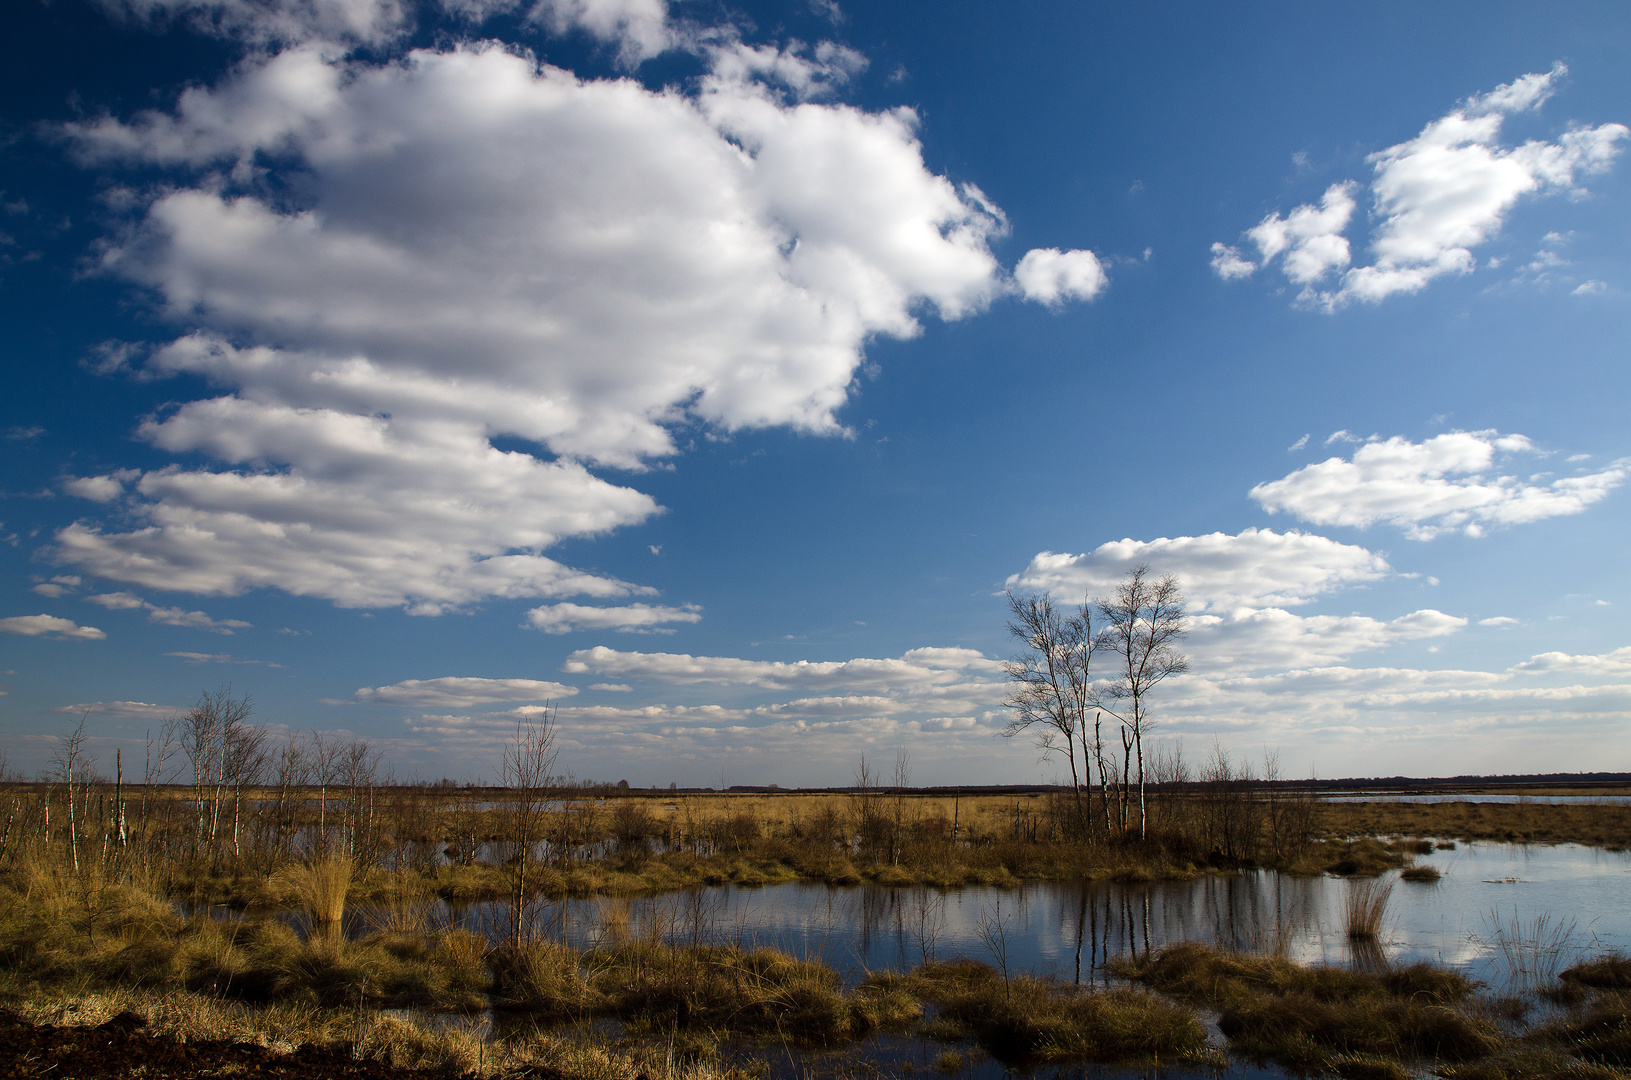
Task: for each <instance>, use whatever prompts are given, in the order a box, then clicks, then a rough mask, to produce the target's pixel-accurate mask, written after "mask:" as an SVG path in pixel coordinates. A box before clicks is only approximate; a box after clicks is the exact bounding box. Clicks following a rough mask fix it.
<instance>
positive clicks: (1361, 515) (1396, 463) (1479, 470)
mask: <svg viewBox="0 0 1631 1080" xmlns="http://www.w3.org/2000/svg"><path fill="white" fill-rule="evenodd" d="M1532 453H1534V446H1533V444H1532V443H1531V442H1530V441H1529V440H1528V439H1527V438H1525V437H1524V436H1522V435H1504V436H1503V435H1500V434H1499V433H1497V432H1495V431H1456V432H1450V433H1447V434H1444V435H1435V436H1434V437H1432V438H1430V439H1424V440H1423V441H1422V442H1419V443H1413V442H1411V441H1410V440H1409V439H1406V438H1404V437H1403V436H1397V435H1396V436H1394V437H1392V438H1389V439H1381V438H1377V437H1374V436H1373V437H1372V438H1371V439H1369V440H1368V441H1366V442H1365V443H1364V444H1363V445H1361V446H1360V447H1359V448H1358V449H1356V450H1355V451H1354V453H1353V457H1352V459H1351V460H1344V459H1343V458H1340V457H1332V458H1327V459H1326V460H1325V461H1321V462H1316V463H1315V464H1312V465H1305V466H1304V467H1302V468H1300V469H1298V470H1297V471H1295V472H1293V473H1291V474H1290V475H1288V476H1285V477H1283V478H1281V479H1279V480H1274V481H1270V482H1268V483H1263V484H1258V485H1257V486H1256V487H1254V488H1252V489H1251V492H1250V494H1251V497H1252V498H1253V499H1256V500H1257V501H1258V502H1259V503H1260V504H1262V506H1263V508H1264V509H1266V510H1268V511H1269V513H1271V514H1272V513H1276V512H1278V511H1281V510H1284V511H1286V512H1287V513H1290V514H1292V515H1294V516H1296V517H1298V518H1301V519H1302V520H1304V521H1308V522H1312V523H1314V524H1317V525H1351V526H1357V527H1360V528H1364V527H1365V526H1368V525H1373V524H1376V523H1378V522H1386V523H1388V524H1392V525H1397V526H1399V527H1400V528H1402V529H1404V530H1405V531H1406V534H1407V535H1409V536H1411V537H1413V538H1415V539H1418V540H1425V539H1429V538H1431V537H1433V536H1436V535H1438V534H1440V533H1443V532H1446V531H1451V530H1456V529H1460V530H1462V531H1464V532H1466V533H1467V534H1468V535H1472V536H1477V535H1479V534H1480V533H1482V531H1483V530H1484V529H1486V528H1488V527H1490V526H1494V525H1513V524H1519V523H1523V522H1529V521H1539V520H1541V519H1543V518H1549V517H1556V516H1559V515H1563V514H1578V513H1580V512H1581V511H1583V510H1585V509H1586V508H1587V507H1589V506H1591V505H1592V504H1594V503H1596V502H1599V501H1600V500H1602V499H1603V498H1604V497H1606V496H1607V495H1608V494H1609V492H1611V491H1613V490H1614V489H1615V488H1617V487H1619V486H1620V485H1621V484H1622V483H1624V482H1625V479H1626V477H1627V476H1628V475H1631V461H1623V460H1622V461H1617V462H1614V463H1613V464H1611V465H1610V466H1608V467H1607V468H1604V469H1599V470H1596V471H1592V472H1587V471H1584V470H1582V471H1580V472H1578V473H1576V474H1575V475H1572V476H1561V477H1557V476H1552V475H1551V474H1538V475H1531V476H1529V477H1528V478H1520V477H1519V476H1516V475H1502V474H1501V472H1500V471H1499V470H1498V468H1497V455H1498V454H1500V455H1504V456H1505V457H1506V459H1507V461H1510V460H1511V459H1512V458H1513V457H1515V456H1516V455H1519V454H1532ZM1508 467H1509V466H1508Z"/></svg>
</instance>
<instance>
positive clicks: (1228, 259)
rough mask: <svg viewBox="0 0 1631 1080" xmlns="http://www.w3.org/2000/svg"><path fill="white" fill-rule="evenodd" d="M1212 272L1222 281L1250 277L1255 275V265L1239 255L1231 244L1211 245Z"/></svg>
mask: <svg viewBox="0 0 1631 1080" xmlns="http://www.w3.org/2000/svg"><path fill="white" fill-rule="evenodd" d="M1212 270H1213V272H1214V273H1216V274H1217V275H1218V277H1220V278H1222V279H1223V280H1224V281H1234V280H1236V279H1238V278H1247V277H1251V276H1252V275H1253V274H1255V273H1257V264H1256V263H1254V262H1252V261H1251V260H1250V259H1248V258H1246V256H1244V255H1242V254H1241V253H1240V249H1239V248H1237V247H1235V246H1233V245H1232V244H1225V243H1222V242H1219V243H1215V244H1213V245H1212Z"/></svg>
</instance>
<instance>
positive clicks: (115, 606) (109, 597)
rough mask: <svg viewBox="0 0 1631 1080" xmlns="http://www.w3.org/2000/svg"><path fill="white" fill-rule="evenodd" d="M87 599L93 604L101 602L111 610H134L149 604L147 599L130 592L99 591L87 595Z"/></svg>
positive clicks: (100, 603)
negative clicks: (93, 594) (92, 594)
mask: <svg viewBox="0 0 1631 1080" xmlns="http://www.w3.org/2000/svg"><path fill="white" fill-rule="evenodd" d="M85 599H86V600H89V601H90V602H91V603H93V604H99V605H101V606H102V607H105V608H107V609H108V610H109V611H134V610H135V609H137V608H144V607H146V606H147V601H146V600H143V599H142V598H141V597H139V596H137V595H136V594H135V593H128V592H110V593H97V594H96V595H95V596H87V597H86V598H85Z"/></svg>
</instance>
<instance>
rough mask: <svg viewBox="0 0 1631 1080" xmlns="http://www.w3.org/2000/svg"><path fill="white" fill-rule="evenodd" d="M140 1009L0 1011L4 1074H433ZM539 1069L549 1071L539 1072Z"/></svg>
mask: <svg viewBox="0 0 1631 1080" xmlns="http://www.w3.org/2000/svg"><path fill="white" fill-rule="evenodd" d="M144 1028H145V1022H144V1021H143V1020H142V1018H141V1017H139V1016H137V1015H136V1014H135V1013H129V1012H127V1013H121V1014H120V1015H119V1016H116V1017H114V1018H113V1019H112V1020H109V1021H108V1022H107V1023H105V1024H103V1025H101V1026H100V1027H55V1026H51V1025H38V1026H36V1025H34V1024H31V1023H29V1022H28V1021H26V1020H23V1019H21V1018H19V1017H17V1016H15V1015H10V1014H6V1013H0V1078H4V1080H12V1078H20V1077H50V1078H52V1080H103V1078H108V1080H112V1078H115V1077H117V1078H120V1080H129V1078H140V1080H193V1078H203V1077H231V1078H232V1080H261V1078H266V1080H314V1078H322V1080H330V1078H343V1080H424V1078H427V1077H431V1076H434V1075H436V1074H434V1073H428V1072H422V1071H420V1070H417V1069H393V1068H391V1067H390V1066H388V1065H385V1064H383V1063H381V1062H378V1061H366V1060H357V1059H356V1058H354V1057H353V1056H352V1054H351V1049H350V1047H346V1046H342V1047H327V1046H309V1045H308V1046H303V1047H301V1048H300V1049H299V1050H297V1051H296V1052H295V1053H293V1054H277V1053H273V1052H272V1051H271V1050H268V1049H266V1048H265V1047H263V1046H256V1045H254V1044H252V1043H240V1042H225V1041H192V1042H183V1041H181V1040H179V1039H176V1038H172V1037H168V1036H161V1035H149V1034H148V1033H147V1032H146V1031H145V1030H144ZM536 1075H539V1076H543V1075H544V1074H542V1073H538V1074H536Z"/></svg>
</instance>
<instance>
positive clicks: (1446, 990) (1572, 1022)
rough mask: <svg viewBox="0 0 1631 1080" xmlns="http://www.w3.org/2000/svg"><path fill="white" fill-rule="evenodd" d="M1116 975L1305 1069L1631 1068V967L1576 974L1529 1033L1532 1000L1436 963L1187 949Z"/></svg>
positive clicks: (1470, 1077) (1478, 1074)
mask: <svg viewBox="0 0 1631 1080" xmlns="http://www.w3.org/2000/svg"><path fill="white" fill-rule="evenodd" d="M1117 968H1118V970H1119V972H1120V973H1121V974H1123V975H1125V976H1126V977H1127V978H1129V979H1131V980H1133V981H1134V982H1137V983H1140V984H1142V985H1145V986H1148V987H1151V988H1153V989H1157V990H1160V991H1161V992H1162V993H1165V994H1168V995H1171V996H1172V997H1173V998H1175V999H1176V1000H1178V1001H1182V1002H1186V1003H1189V1004H1191V1005H1195V1006H1204V1007H1206V1008H1210V1009H1215V1010H1218V1012H1219V1018H1218V1027H1219V1029H1220V1030H1221V1031H1222V1032H1223V1033H1224V1035H1226V1036H1227V1037H1228V1039H1229V1045H1230V1048H1231V1049H1232V1050H1234V1051H1235V1052H1236V1053H1238V1054H1241V1055H1244V1056H1246V1057H1250V1058H1253V1059H1256V1060H1260V1061H1272V1062H1275V1063H1277V1064H1280V1065H1282V1066H1285V1067H1287V1068H1289V1069H1292V1070H1296V1071H1326V1072H1330V1073H1334V1074H1335V1075H1337V1076H1342V1077H1350V1076H1352V1077H1379V1078H1395V1077H1397V1078H1401V1080H1403V1078H1406V1077H1409V1076H1412V1075H1418V1073H1419V1069H1420V1068H1421V1067H1424V1066H1430V1067H1432V1069H1433V1070H1434V1071H1435V1072H1436V1073H1437V1074H1438V1075H1441V1076H1445V1077H1450V1078H1453V1080H1484V1078H1489V1080H1505V1078H1509V1077H1510V1078H1512V1080H1516V1078H1519V1077H1523V1078H1527V1080H1563V1078H1569V1080H1610V1078H1617V1077H1625V1076H1627V1075H1631V1073H1627V1071H1626V1070H1627V1068H1628V1067H1631V1018H1628V1014H1627V1006H1628V1004H1631V994H1628V993H1627V990H1628V989H1631V980H1628V981H1627V985H1626V986H1625V987H1622V986H1621V985H1620V983H1621V981H1622V980H1624V979H1625V978H1626V973H1627V972H1628V971H1631V964H1628V963H1627V962H1626V961H1625V960H1623V959H1620V958H1604V959H1600V960H1597V961H1594V962H1591V963H1588V964H1584V965H1580V966H1578V967H1575V968H1571V969H1569V970H1568V971H1566V972H1564V973H1563V975H1562V976H1561V978H1560V981H1559V982H1558V983H1557V984H1554V985H1551V986H1545V987H1541V988H1539V989H1540V995H1541V997H1542V998H1543V999H1546V1000H1548V1001H1549V1002H1551V1003H1553V1004H1554V1005H1555V1006H1556V1009H1555V1010H1553V1011H1549V1012H1548V1014H1547V1015H1548V1018H1547V1019H1546V1020H1544V1021H1543V1022H1541V1023H1539V1024H1537V1025H1534V1026H1532V1027H1531V1026H1528V1025H1526V1023H1525V1021H1526V1019H1527V1018H1528V1017H1529V1016H1530V1015H1531V1009H1532V1008H1533V1006H1534V1004H1535V1003H1534V1002H1532V1001H1526V1000H1523V999H1518V998H1511V997H1491V996H1489V995H1480V994H1475V993H1474V991H1475V989H1476V987H1475V986H1474V984H1473V983H1471V982H1470V981H1469V980H1468V979H1466V978H1465V977H1463V976H1461V975H1459V974H1457V973H1455V972H1452V971H1448V970H1445V969H1443V968H1437V967H1434V966H1431V965H1427V964H1415V965H1410V966H1406V967H1389V966H1387V965H1386V964H1380V965H1378V966H1377V968H1376V969H1375V970H1365V971H1360V970H1351V969H1345V968H1333V967H1319V968H1310V967H1302V966H1299V965H1296V964H1293V963H1291V962H1290V961H1288V960H1285V959H1284V958H1279V957H1271V956H1242V955H1236V954H1230V953H1223V952H1219V951H1217V950H1214V949H1211V948H1208V947H1206V946H1202V945H1178V946H1174V947H1172V948H1169V949H1166V950H1164V951H1162V952H1160V953H1159V954H1157V955H1156V956H1154V957H1151V958H1148V959H1144V960H1124V961H1121V962H1119V963H1118V964H1117Z"/></svg>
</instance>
